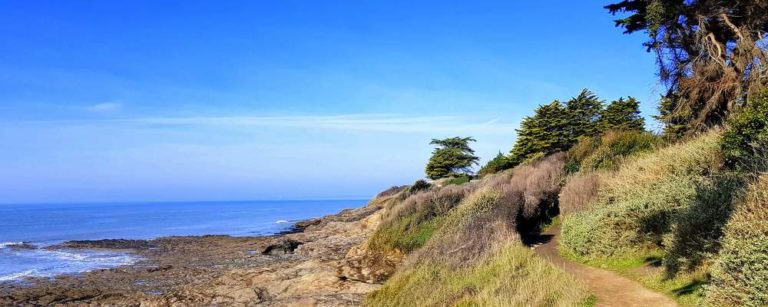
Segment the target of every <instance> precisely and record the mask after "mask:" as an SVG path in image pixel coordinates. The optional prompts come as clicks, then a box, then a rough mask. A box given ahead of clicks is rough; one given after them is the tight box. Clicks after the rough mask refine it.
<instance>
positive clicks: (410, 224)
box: [368, 185, 472, 253]
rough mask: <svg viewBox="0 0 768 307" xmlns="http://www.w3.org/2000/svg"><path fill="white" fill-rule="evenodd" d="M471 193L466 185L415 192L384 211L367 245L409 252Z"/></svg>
mask: <svg viewBox="0 0 768 307" xmlns="http://www.w3.org/2000/svg"><path fill="white" fill-rule="evenodd" d="M471 192H472V187H470V186H468V185H462V186H456V185H452V186H447V187H443V188H441V189H438V190H422V191H420V192H416V193H415V194H413V195H411V196H409V197H408V198H406V199H405V200H403V201H401V202H399V203H396V204H395V205H394V206H392V207H391V208H390V209H389V211H388V212H386V214H385V216H384V219H383V220H382V222H381V224H380V225H379V227H378V228H377V229H376V231H375V232H374V234H373V235H372V236H371V239H370V241H369V243H368V245H369V248H370V249H372V250H379V251H385V250H392V249H399V250H400V251H402V252H405V253H408V252H410V251H413V250H415V249H417V248H419V247H421V246H422V245H424V243H426V241H427V240H428V239H429V238H430V237H431V236H432V233H433V232H434V231H435V230H436V229H437V228H438V227H439V226H440V225H441V222H442V220H441V218H442V217H443V216H444V215H446V214H447V213H448V212H449V211H451V210H452V209H453V208H454V207H456V206H457V205H458V204H459V203H460V202H461V201H462V200H463V199H464V198H465V197H466V196H467V195H469V194H470V193H471Z"/></svg>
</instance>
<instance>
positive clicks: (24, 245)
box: [5, 242, 37, 249]
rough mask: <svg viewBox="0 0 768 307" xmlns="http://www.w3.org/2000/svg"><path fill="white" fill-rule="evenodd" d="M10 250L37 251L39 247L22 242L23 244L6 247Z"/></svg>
mask: <svg viewBox="0 0 768 307" xmlns="http://www.w3.org/2000/svg"><path fill="white" fill-rule="evenodd" d="M5 247H6V248H9V249H37V246H35V245H32V244H30V243H28V242H22V243H16V244H8V245H6V246H5Z"/></svg>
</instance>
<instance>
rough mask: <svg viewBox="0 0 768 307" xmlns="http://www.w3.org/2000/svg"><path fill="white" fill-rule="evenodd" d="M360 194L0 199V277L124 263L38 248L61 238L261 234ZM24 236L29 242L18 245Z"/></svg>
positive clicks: (121, 258) (351, 204) (110, 256)
mask: <svg viewBox="0 0 768 307" xmlns="http://www.w3.org/2000/svg"><path fill="white" fill-rule="evenodd" d="M365 203H366V200H310V201H283V200H280V201H238V202H173V203H109V204H106V203H105V204H23V205H0V282H7V281H15V280H21V279H23V278H24V277H28V276H33V277H52V276H56V275H59V274H76V273H81V272H85V271H89V270H94V269H102V268H111V267H116V266H121V265H128V264H131V263H134V262H136V261H138V260H140V259H138V258H137V257H136V256H133V255H131V254H129V253H122V252H111V251H83V250H46V249H43V247H45V246H50V245H53V244H57V243H62V242H65V241H69V240H98V239H152V238H157V237H164V236H188V235H208V234H215V235H231V236H261V235H270V234H275V233H278V232H281V231H285V230H289V229H290V228H291V226H292V225H293V223H295V222H297V221H299V220H303V219H307V218H312V217H320V216H323V215H328V214H334V213H337V212H339V211H341V210H342V209H346V208H356V207H360V206H363V205H364V204H365ZM21 243H29V244H32V245H34V246H36V247H37V248H35V249H25V248H18V246H19V244H21Z"/></svg>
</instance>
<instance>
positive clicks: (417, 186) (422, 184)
mask: <svg viewBox="0 0 768 307" xmlns="http://www.w3.org/2000/svg"><path fill="white" fill-rule="evenodd" d="M431 187H432V184H430V183H429V182H427V181H426V180H424V179H419V180H416V182H414V183H413V185H411V187H409V188H408V193H409V194H415V193H416V192H419V191H424V190H429V188H431Z"/></svg>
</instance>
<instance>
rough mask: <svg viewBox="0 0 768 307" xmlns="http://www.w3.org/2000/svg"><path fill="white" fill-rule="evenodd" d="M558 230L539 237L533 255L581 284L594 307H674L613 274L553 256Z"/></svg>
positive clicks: (649, 291)
mask: <svg viewBox="0 0 768 307" xmlns="http://www.w3.org/2000/svg"><path fill="white" fill-rule="evenodd" d="M559 235H560V228H559V227H552V229H550V230H548V231H547V232H545V233H543V234H541V237H540V238H539V240H538V241H539V242H540V243H538V244H535V245H534V247H533V248H534V250H535V251H536V253H537V254H538V255H539V256H541V257H542V258H544V259H547V260H549V261H550V262H552V263H553V264H555V265H556V266H558V267H560V268H562V269H564V270H565V271H567V272H569V273H571V274H573V275H574V276H575V277H576V278H577V279H579V280H581V281H582V282H584V284H585V285H586V286H587V287H588V288H589V291H590V292H591V293H592V294H594V295H595V297H596V298H597V304H596V306H622V307H623V306H642V307H646V306H655V307H658V306H677V304H676V303H675V301H674V300H672V299H671V298H669V297H666V296H664V295H663V294H660V293H657V292H654V291H651V290H648V289H647V288H645V287H643V286H642V285H640V284H638V283H636V282H634V281H632V280H629V279H627V278H625V277H623V276H621V275H619V274H616V273H614V272H610V271H606V270H601V269H598V268H594V267H590V266H586V265H583V264H579V263H576V262H573V261H570V260H568V259H565V258H563V257H562V256H560V254H558V252H557V244H558V237H559Z"/></svg>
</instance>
